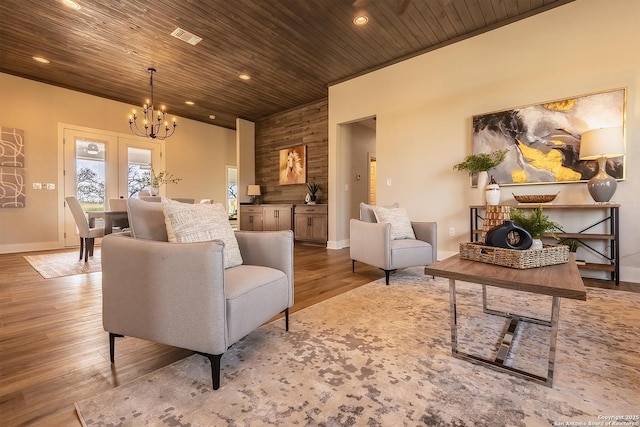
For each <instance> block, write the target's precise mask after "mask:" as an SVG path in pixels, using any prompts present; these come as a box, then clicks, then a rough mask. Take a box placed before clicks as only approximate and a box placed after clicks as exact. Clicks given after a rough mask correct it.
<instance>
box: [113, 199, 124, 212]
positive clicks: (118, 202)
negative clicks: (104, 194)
mask: <svg viewBox="0 0 640 427" xmlns="http://www.w3.org/2000/svg"><path fill="white" fill-rule="evenodd" d="M109 210H110V211H122V212H126V210H127V199H109Z"/></svg>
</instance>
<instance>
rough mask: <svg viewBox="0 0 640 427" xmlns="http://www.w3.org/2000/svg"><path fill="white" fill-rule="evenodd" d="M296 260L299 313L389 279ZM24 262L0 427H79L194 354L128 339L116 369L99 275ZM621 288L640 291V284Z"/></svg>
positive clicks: (0, 359) (6, 295)
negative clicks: (93, 401)
mask: <svg viewBox="0 0 640 427" xmlns="http://www.w3.org/2000/svg"><path fill="white" fill-rule="evenodd" d="M294 253H295V273H294V274H295V284H296V288H295V305H294V307H293V311H297V310H300V309H302V308H304V307H308V306H310V305H312V304H315V303H318V302H320V301H322V300H325V299H327V298H331V297H333V296H336V295H338V294H340V293H343V292H346V291H349V290H351V289H353V288H356V287H358V286H361V285H363V284H365V283H369V282H371V281H373V280H376V279H379V278H381V277H384V273H383V272H382V271H380V270H378V269H376V268H374V267H370V266H367V265H364V264H360V263H358V264H356V272H355V273H352V272H351V260H350V258H349V250H348V249H342V250H337V251H336V250H327V249H325V248H320V247H314V246H308V245H298V244H296V247H295V251H294ZM23 255H25V254H6V255H0V426H3V427H9V426H27V425H28V426H79V425H80V422H79V421H78V418H77V416H76V413H75V409H74V406H73V403H74V402H75V401H77V400H81V399H84V398H88V397H91V396H93V395H96V394H98V393H100V392H102V391H105V390H108V389H110V388H112V387H114V386H116V385H118V384H122V383H125V382H129V381H131V380H133V379H136V378H138V377H140V376H142V375H144V374H147V373H149V372H152V371H154V370H156V369H158V368H161V367H163V366H166V365H168V364H170V363H173V362H175V361H177V360H179V359H182V358H184V357H186V356H188V355H190V354H191V352H189V351H186V350H182V349H176V348H174V347H169V346H164V345H160V344H155V343H151V342H147V341H144V340H139V339H135V338H125V339H120V340H118V343H117V352H116V364H115V367H112V366H111V364H110V363H109V343H108V336H107V334H106V332H105V331H104V330H103V329H102V318H101V309H102V307H101V304H102V297H101V273H91V274H83V275H76V276H68V277H60V278H56V279H46V280H45V279H43V278H42V277H41V276H40V275H39V274H38V273H37V272H36V271H35V270H34V269H33V268H32V267H31V266H30V265H29V264H28V263H27V262H26V261H25V259H24V258H23ZM391 283H392V284H393V276H392V281H391ZM585 284H587V285H588V286H599V287H609V288H616V286H615V285H612V284H611V283H610V282H601V281H592V280H585ZM619 289H622V290H628V291H633V292H640V284H628V283H622V284H621V286H620V288H619ZM292 327H295V325H292Z"/></svg>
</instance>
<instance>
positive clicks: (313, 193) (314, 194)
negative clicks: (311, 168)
mask: <svg viewBox="0 0 640 427" xmlns="http://www.w3.org/2000/svg"><path fill="white" fill-rule="evenodd" d="M307 189H308V190H309V193H308V194H307V196H308V197H305V201H306V202H307V203H308V204H310V205H315V204H316V200H317V198H318V191H320V184H318V183H316V182H310V183H308V184H307ZM307 199H308V200H307Z"/></svg>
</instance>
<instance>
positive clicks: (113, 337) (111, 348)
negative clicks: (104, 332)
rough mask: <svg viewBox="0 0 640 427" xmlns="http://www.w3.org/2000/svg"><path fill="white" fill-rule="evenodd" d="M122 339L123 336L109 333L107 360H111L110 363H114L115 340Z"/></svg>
mask: <svg viewBox="0 0 640 427" xmlns="http://www.w3.org/2000/svg"><path fill="white" fill-rule="evenodd" d="M122 337H124V335H120V334H114V333H111V332H109V360H111V363H115V354H116V338H122Z"/></svg>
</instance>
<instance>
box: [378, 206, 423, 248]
mask: <svg viewBox="0 0 640 427" xmlns="http://www.w3.org/2000/svg"><path fill="white" fill-rule="evenodd" d="M373 213H374V214H375V216H376V220H377V221H378V222H388V223H390V224H391V240H400V239H414V240H415V238H416V235H415V234H414V233H413V227H411V220H409V215H408V214H407V210H406V209H405V208H385V207H382V206H374V207H373Z"/></svg>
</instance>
